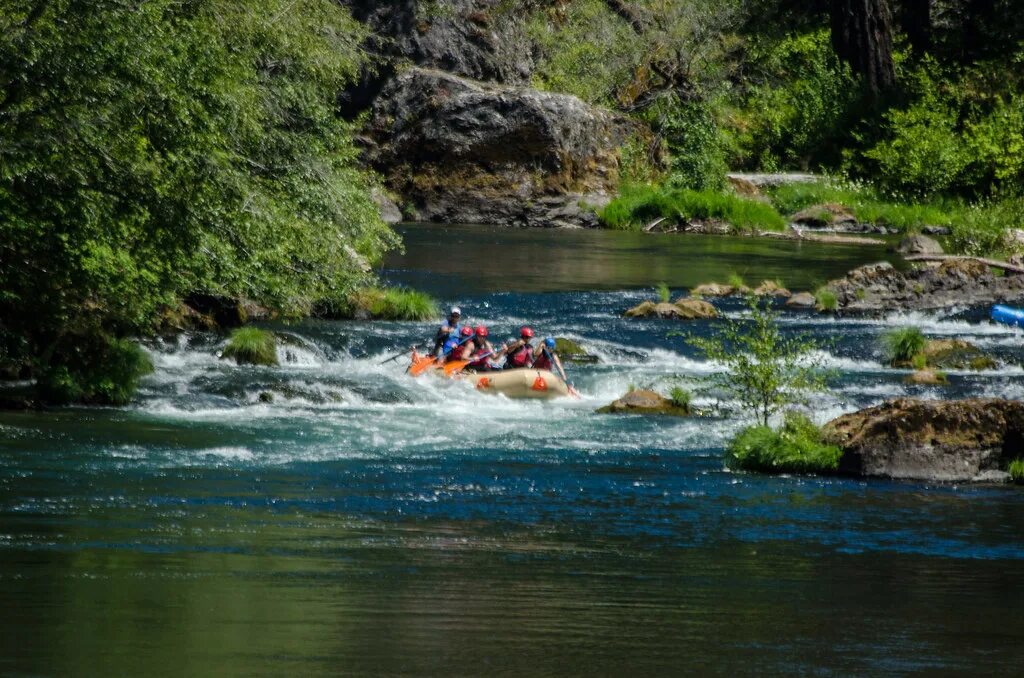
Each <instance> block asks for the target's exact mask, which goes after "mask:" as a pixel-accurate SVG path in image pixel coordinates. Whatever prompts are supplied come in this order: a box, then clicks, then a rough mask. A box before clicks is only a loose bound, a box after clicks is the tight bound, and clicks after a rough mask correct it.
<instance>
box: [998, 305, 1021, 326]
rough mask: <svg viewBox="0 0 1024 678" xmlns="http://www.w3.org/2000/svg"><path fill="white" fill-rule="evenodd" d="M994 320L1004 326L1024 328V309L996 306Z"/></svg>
mask: <svg viewBox="0 0 1024 678" xmlns="http://www.w3.org/2000/svg"><path fill="white" fill-rule="evenodd" d="M992 320H994V321H995V322H997V323H1002V324H1004V325H1014V326H1016V327H1024V309H1020V308H1013V307H1011V306H1003V305H1002V304H996V305H995V306H993V307H992Z"/></svg>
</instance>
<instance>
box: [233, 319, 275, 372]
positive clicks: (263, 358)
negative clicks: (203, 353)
mask: <svg viewBox="0 0 1024 678" xmlns="http://www.w3.org/2000/svg"><path fill="white" fill-rule="evenodd" d="M221 358H233V359H234V361H235V362H236V363H238V364H239V365H276V364H277V341H276V340H275V339H274V335H273V334H271V333H270V332H267V331H266V330H261V329H259V328H258V327H239V328H238V329H237V330H235V331H234V332H232V333H231V338H230V339H229V340H228V345H227V346H226V347H225V348H224V351H223V352H222V353H221Z"/></svg>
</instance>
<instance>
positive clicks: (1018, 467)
mask: <svg viewBox="0 0 1024 678" xmlns="http://www.w3.org/2000/svg"><path fill="white" fill-rule="evenodd" d="M1007 471H1008V472H1009V473H1010V480H1012V481H1013V482H1015V483H1021V484H1024V459H1014V460H1013V461H1011V462H1010V467H1009V469H1007Z"/></svg>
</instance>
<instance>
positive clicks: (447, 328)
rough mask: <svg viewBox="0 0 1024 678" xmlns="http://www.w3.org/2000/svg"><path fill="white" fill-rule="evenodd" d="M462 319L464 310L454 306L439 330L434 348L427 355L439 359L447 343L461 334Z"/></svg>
mask: <svg viewBox="0 0 1024 678" xmlns="http://www.w3.org/2000/svg"><path fill="white" fill-rule="evenodd" d="M461 318H462V309H461V308H459V307H458V306H452V310H451V311H449V312H448V319H447V320H445V321H444V322H443V323H441V327H439V328H438V329H437V335H436V336H435V337H434V348H433V350H432V351H430V353H428V354H427V355H428V356H430V357H431V358H436V357H438V354H439V353H440V352H441V350H442V349H444V347H445V342H447V341H448V339H450V338H451V337H453V336H458V334H459V320H460V319H461Z"/></svg>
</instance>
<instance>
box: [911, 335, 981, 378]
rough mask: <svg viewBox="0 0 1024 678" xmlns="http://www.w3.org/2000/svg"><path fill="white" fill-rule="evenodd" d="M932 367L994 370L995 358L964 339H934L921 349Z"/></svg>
mask: <svg viewBox="0 0 1024 678" xmlns="http://www.w3.org/2000/svg"><path fill="white" fill-rule="evenodd" d="M921 353H922V354H924V357H925V361H926V362H927V364H928V365H929V366H930V367H938V368H942V369H945V370H994V369H995V368H996V367H998V366H999V364H998V363H997V362H996V360H995V358H993V357H992V356H990V355H988V354H987V353H985V352H984V351H982V350H981V349H980V348H978V347H977V346H975V345H974V344H972V343H971V342H969V341H964V340H963V339H932V340H930V341H929V342H928V343H927V344H925V346H924V350H923V351H921Z"/></svg>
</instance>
